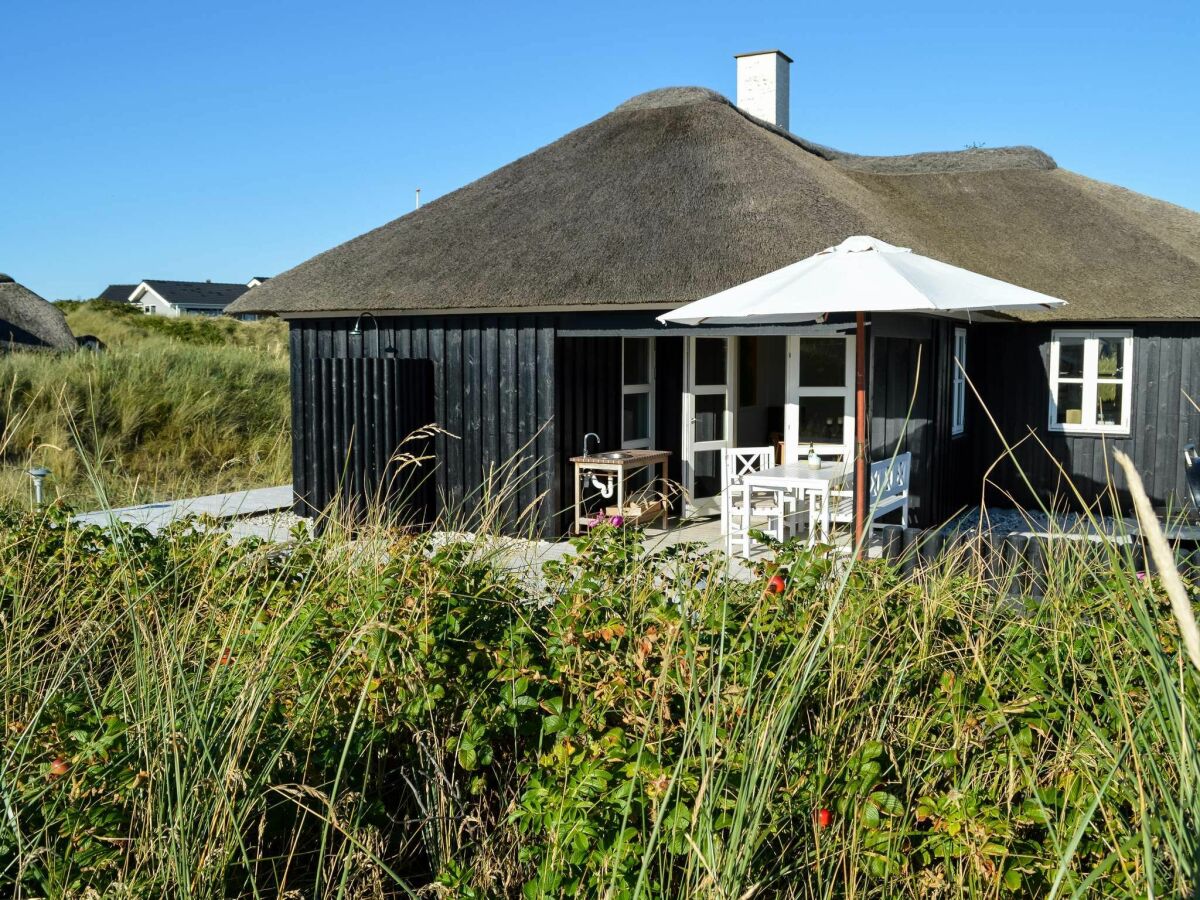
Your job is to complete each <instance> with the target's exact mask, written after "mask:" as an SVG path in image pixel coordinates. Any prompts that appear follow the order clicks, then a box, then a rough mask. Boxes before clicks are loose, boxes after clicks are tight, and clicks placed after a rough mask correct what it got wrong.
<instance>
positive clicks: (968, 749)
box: [0, 510, 1200, 900]
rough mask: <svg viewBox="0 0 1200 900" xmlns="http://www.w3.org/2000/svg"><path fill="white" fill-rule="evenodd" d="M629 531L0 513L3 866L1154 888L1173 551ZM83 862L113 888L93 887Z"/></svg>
mask: <svg viewBox="0 0 1200 900" xmlns="http://www.w3.org/2000/svg"><path fill="white" fill-rule="evenodd" d="M639 537H640V535H638V533H637V532H636V531H633V530H620V529H613V528H609V527H601V528H599V529H596V531H595V532H594V533H593V534H592V535H590V536H588V537H587V538H585V539H580V541H579V542H578V548H577V550H578V552H577V554H576V555H575V556H574V557H570V558H568V559H567V560H565V561H562V562H555V563H550V564H547V566H546V567H545V569H544V571H543V572H542V573H541V575H540V577H539V578H533V577H531V573H528V572H526V571H523V570H510V569H507V568H506V567H505V565H504V556H503V555H502V554H501V553H499V552H498V551H497V549H496V548H497V547H499V546H502V545H501V544H499V543H494V542H492V541H491V540H490V539H489V538H488V537H487V536H486V535H482V534H478V533H477V534H476V536H475V537H474V539H472V540H471V541H470V542H456V541H449V542H439V541H438V540H435V539H434V538H433V537H432V536H429V535H425V536H413V535H406V534H403V533H399V532H393V531H389V530H387V529H385V528H383V527H381V526H379V527H367V528H365V529H357V530H356V531H355V532H354V533H353V535H351V534H350V533H347V532H345V531H342V530H340V529H338V528H337V527H336V526H333V527H330V528H328V529H327V530H326V531H325V532H324V533H323V534H322V535H321V536H319V537H311V538H308V537H302V538H298V540H297V542H296V543H295V544H294V545H293V546H292V547H290V548H289V549H288V551H287V552H280V548H278V547H272V546H268V545H260V544H257V543H255V542H247V543H243V544H240V545H238V546H229V545H228V544H227V543H226V542H225V540H224V539H223V538H221V537H220V536H219V535H217V534H210V533H206V532H205V530H204V529H203V528H199V529H197V528H194V527H190V526H187V525H182V526H179V527H177V528H175V529H173V530H171V531H169V532H167V533H166V534H164V535H162V536H160V537H151V536H149V535H147V534H145V533H143V532H138V531H120V532H101V531H98V530H95V529H79V528H77V527H75V526H72V525H71V524H70V523H69V521H68V520H67V519H66V518H65V516H64V515H62V514H61V513H59V512H57V511H55V510H50V511H48V512H46V513H45V514H44V515H29V514H24V515H20V516H18V515H14V514H9V515H7V517H6V518H4V520H3V522H2V523H0V571H2V572H3V573H4V575H3V579H4V580H3V588H2V591H0V617H2V618H3V623H4V628H3V641H2V644H0V706H2V708H3V718H4V722H5V723H6V730H5V731H4V733H3V735H2V736H0V795H2V796H3V797H4V810H3V815H2V816H0V891H3V892H5V893H8V894H12V895H15V896H20V897H35V896H38V897H68V896H69V897H82V896H120V897H143V896H144V897H160V896H172V897H196V898H217V897H301V896H303V897H311V898H325V897H346V898H365V897H371V898H377V897H411V896H421V897H453V898H482V897H504V898H508V897H512V898H516V897H524V898H540V897H577V896H587V897H614V898H618V897H628V898H650V897H654V898H660V897H661V898H667V897H701V898H729V900H738V898H744V897H745V898H748V897H781V898H799V897H827V896H828V897H834V896H837V897H841V896H880V897H882V896H888V897H891V896H912V897H930V896H935V897H936V896H943V897H954V896H972V897H996V896H1002V895H1003V896H1039V897H1042V896H1048V895H1055V896H1097V895H1101V896H1121V897H1126V896H1128V897H1133V896H1142V897H1144V896H1147V895H1155V896H1161V895H1166V894H1185V895H1190V894H1191V893H1192V892H1194V891H1195V889H1196V887H1197V884H1198V882H1197V876H1198V869H1197V867H1198V856H1197V853H1198V850H1197V846H1198V845H1197V833H1198V829H1197V825H1198V824H1200V795H1198V794H1197V783H1198V782H1200V756H1198V754H1197V750H1196V744H1195V732H1194V729H1195V726H1194V724H1193V723H1194V722H1195V721H1196V717H1197V715H1200V672H1197V671H1196V670H1195V669H1194V668H1193V667H1192V666H1191V664H1190V662H1189V661H1188V660H1187V658H1186V654H1185V652H1184V650H1183V649H1182V644H1181V640H1180V632H1179V628H1178V626H1177V624H1176V621H1175V619H1174V618H1173V616H1172V611H1171V605H1170V603H1169V601H1168V599H1167V597H1166V595H1165V592H1164V590H1163V589H1162V588H1161V586H1160V585H1159V583H1158V582H1157V581H1155V580H1153V579H1143V578H1139V577H1137V574H1136V573H1135V572H1134V571H1133V569H1132V567H1131V564H1130V561H1129V559H1128V557H1127V556H1126V553H1127V549H1126V548H1124V547H1121V546H1118V545H1115V544H1113V545H1100V546H1099V547H1097V545H1095V544H1086V546H1085V544H1084V543H1083V542H1080V543H1079V544H1078V545H1074V544H1072V545H1067V546H1065V547H1064V550H1063V552H1062V553H1060V554H1056V555H1055V557H1054V559H1053V561H1052V564H1051V566H1050V569H1049V571H1048V572H1047V576H1046V591H1045V597H1044V598H1042V599H1041V600H1039V601H1035V600H1033V599H1032V598H1027V597H1022V596H1020V595H1017V594H1014V593H1013V592H1012V590H1011V588H1012V586H1013V585H1012V584H1009V583H1007V582H1005V580H1004V579H1003V578H997V577H996V576H995V574H994V573H990V572H988V571H986V570H985V569H983V568H982V567H981V566H980V565H979V562H978V559H977V557H976V556H975V555H974V554H973V552H972V548H971V546H970V544H969V542H967V543H964V544H963V545H961V546H960V548H959V549H958V550H957V552H956V553H954V554H951V555H950V556H948V557H945V558H942V559H940V560H938V561H937V562H931V563H926V564H924V565H922V566H919V567H918V568H917V570H916V571H915V572H914V573H913V574H911V575H908V576H902V575H901V574H900V572H899V570H897V569H896V568H893V567H892V566H890V565H889V564H887V563H884V562H879V561H872V562H864V563H858V564H849V563H847V562H845V561H844V560H843V561H840V562H839V561H837V559H835V558H832V557H828V556H825V555H823V554H822V553H819V552H818V553H812V552H809V551H808V550H806V549H804V548H800V547H796V546H790V547H786V548H783V549H782V550H781V551H780V554H781V555H780V558H779V563H780V564H782V565H784V566H786V567H787V569H788V586H787V590H786V591H785V592H784V593H783V594H781V595H775V594H769V593H765V592H764V590H763V585H764V583H765V578H764V577H762V576H765V575H766V574H767V571H766V570H765V569H764V571H763V572H762V573H761V575H760V578H759V579H757V580H755V581H754V582H752V583H749V584H747V583H744V582H740V581H737V580H734V579H731V578H729V577H727V575H726V572H725V567H724V564H723V562H722V560H721V557H719V556H708V555H704V554H702V553H699V552H698V551H697V549H696V548H689V547H677V548H674V549H672V550H669V551H664V552H663V553H661V554H653V555H647V554H646V552H645V551H644V549H643V548H642V545H641V544H640V542H639ZM88 892H93V893H88Z"/></svg>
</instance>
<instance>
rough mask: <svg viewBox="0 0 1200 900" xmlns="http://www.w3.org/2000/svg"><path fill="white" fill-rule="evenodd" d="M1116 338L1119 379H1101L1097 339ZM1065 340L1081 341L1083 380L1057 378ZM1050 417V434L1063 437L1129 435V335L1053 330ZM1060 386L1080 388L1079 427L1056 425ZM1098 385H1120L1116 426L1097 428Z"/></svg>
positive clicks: (1126, 332) (1117, 331) (1123, 331)
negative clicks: (1120, 345)
mask: <svg viewBox="0 0 1200 900" xmlns="http://www.w3.org/2000/svg"><path fill="white" fill-rule="evenodd" d="M1102 337H1103V338H1108V339H1110V340H1111V339H1113V338H1119V339H1120V340H1121V341H1122V342H1123V343H1124V346H1123V348H1122V372H1121V377H1120V378H1101V377H1100V375H1099V372H1098V369H1099V365H1100V338H1102ZM1066 338H1074V339H1082V340H1083V376H1082V377H1081V378H1060V377H1059V374H1058V368H1059V365H1058V364H1059V352H1060V350H1061V347H1062V341H1063V340H1064V339H1066ZM1049 376H1050V414H1049V428H1050V430H1051V431H1057V432H1062V433H1066V434H1096V435H1101V434H1129V432H1130V427H1131V425H1132V420H1133V415H1132V409H1133V332H1132V331H1129V330H1127V329H1109V328H1105V329H1098V330H1095V331H1076V330H1055V331H1052V332H1051V333H1050V371H1049ZM1060 384H1082V385H1083V391H1082V393H1083V400H1082V404H1083V421H1082V422H1080V423H1079V424H1075V423H1060V422H1059V421H1058V388H1059V385H1060ZM1100 384H1119V385H1121V422H1120V424H1118V425H1101V424H1098V423H1097V422H1096V386H1097V385H1100Z"/></svg>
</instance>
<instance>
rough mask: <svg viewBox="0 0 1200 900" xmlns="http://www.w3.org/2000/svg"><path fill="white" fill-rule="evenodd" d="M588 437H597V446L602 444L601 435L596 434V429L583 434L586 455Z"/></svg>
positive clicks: (585, 453) (584, 453) (586, 453)
mask: <svg viewBox="0 0 1200 900" xmlns="http://www.w3.org/2000/svg"><path fill="white" fill-rule="evenodd" d="M588 438H595V439H596V444H597V446H599V444H600V435H598V434H596V432H594V431H589V432H588V433H587V434H585V435H584V436H583V455H584V456H587V455H588Z"/></svg>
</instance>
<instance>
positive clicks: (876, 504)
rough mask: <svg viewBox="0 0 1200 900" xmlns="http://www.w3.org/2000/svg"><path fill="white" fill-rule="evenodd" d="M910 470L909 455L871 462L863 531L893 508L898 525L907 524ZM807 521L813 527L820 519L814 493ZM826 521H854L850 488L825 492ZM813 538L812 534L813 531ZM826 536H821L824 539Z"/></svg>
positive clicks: (819, 498) (813, 493)
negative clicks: (827, 510)
mask: <svg viewBox="0 0 1200 900" xmlns="http://www.w3.org/2000/svg"><path fill="white" fill-rule="evenodd" d="M911 473H912V454H911V453H901V454H899V455H898V456H896V457H895V458H894V459H893V458H888V459H881V460H879V461H878V462H873V463H871V469H870V473H869V478H868V484H869V485H870V491H871V493H870V495H869V496H868V498H867V521H866V523H865V526H864V530H865V531H870V529H871V523H872V522H873V521H874V520H875V517H876V516H882V515H884V514H885V513H889V512H891V511H892V510H894V509H899V510H900V524H901V526H902V527H904V528H907V527H908V482H909V476H910V475H911ZM808 502H809V513H808V514H809V522H810V523H811V524H812V527H813V528H814V529H815V528H816V526H817V523H818V522H820V521H821V512H822V510H821V495H820V494H818V493H817V492H815V491H814V492H811V493H810V494H809V501H808ZM829 521H830V522H839V523H846V522H853V521H854V491H852V490H851V491H830V492H829ZM814 537H815V534H814ZM828 538H829V535H823V536H822V539H824V540H828Z"/></svg>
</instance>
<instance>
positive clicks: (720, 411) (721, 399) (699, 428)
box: [696, 394, 725, 441]
mask: <svg viewBox="0 0 1200 900" xmlns="http://www.w3.org/2000/svg"><path fill="white" fill-rule="evenodd" d="M696 440H697V441H723V440H725V395H724V394H698V395H697V396H696Z"/></svg>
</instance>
